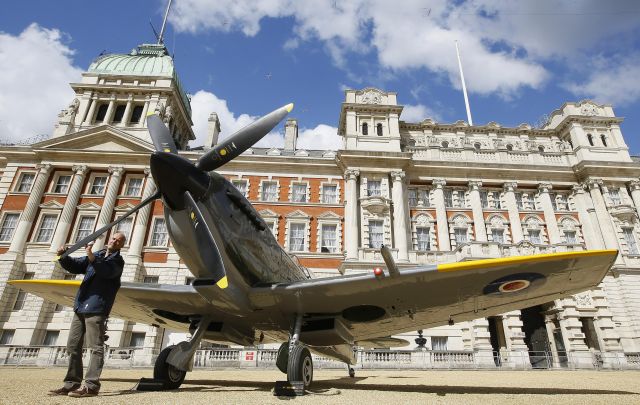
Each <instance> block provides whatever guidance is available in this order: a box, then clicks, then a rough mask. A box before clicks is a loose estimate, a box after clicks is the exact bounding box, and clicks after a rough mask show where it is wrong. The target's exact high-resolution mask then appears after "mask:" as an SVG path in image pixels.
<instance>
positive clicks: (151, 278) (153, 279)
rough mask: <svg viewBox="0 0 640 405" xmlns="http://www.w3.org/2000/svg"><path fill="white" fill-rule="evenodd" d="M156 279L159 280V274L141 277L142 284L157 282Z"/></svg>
mask: <svg viewBox="0 0 640 405" xmlns="http://www.w3.org/2000/svg"><path fill="white" fill-rule="evenodd" d="M158 281H160V276H144V279H142V282H143V283H144V284H158Z"/></svg>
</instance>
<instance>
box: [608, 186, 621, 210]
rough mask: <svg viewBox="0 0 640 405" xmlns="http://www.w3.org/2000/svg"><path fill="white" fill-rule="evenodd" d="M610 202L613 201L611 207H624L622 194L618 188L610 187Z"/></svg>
mask: <svg viewBox="0 0 640 405" xmlns="http://www.w3.org/2000/svg"><path fill="white" fill-rule="evenodd" d="M608 191H609V193H608V194H609V201H611V206H613V207H616V206H618V205H622V193H621V192H620V189H619V188H618V187H610V188H609V190H608Z"/></svg>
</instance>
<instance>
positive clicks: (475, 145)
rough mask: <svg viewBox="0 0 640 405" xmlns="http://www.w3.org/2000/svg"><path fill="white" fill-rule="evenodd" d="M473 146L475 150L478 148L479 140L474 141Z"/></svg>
mask: <svg viewBox="0 0 640 405" xmlns="http://www.w3.org/2000/svg"><path fill="white" fill-rule="evenodd" d="M473 148H474V149H475V150H480V142H476V143H474V144H473Z"/></svg>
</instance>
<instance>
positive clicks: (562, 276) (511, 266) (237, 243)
mask: <svg viewBox="0 0 640 405" xmlns="http://www.w3.org/2000/svg"><path fill="white" fill-rule="evenodd" d="M292 108H293V105H292V104H289V105H287V106H284V107H282V108H280V109H277V110H275V111H273V112H271V113H270V114H268V115H266V116H264V117H262V118H260V119H259V120H257V121H256V122H254V123H253V124H251V125H249V126H248V127H246V128H244V129H242V130H240V131H239V132H237V133H236V134H234V135H232V136H231V137H229V138H227V139H226V140H224V141H222V142H221V143H220V144H219V145H217V146H216V147H214V148H213V149H212V150H210V151H209V152H207V153H205V154H204V155H202V157H201V158H200V159H199V160H198V161H197V163H195V164H193V163H192V162H190V161H189V160H187V159H185V158H183V157H182V156H180V155H179V153H178V151H177V149H176V146H175V144H174V141H173V139H172V138H171V135H170V133H169V130H168V129H167V128H166V126H165V125H164V124H163V123H162V121H161V119H160V118H159V117H158V116H155V115H151V116H149V117H148V120H147V122H148V128H149V132H150V134H151V137H152V139H153V143H154V146H155V149H156V151H155V152H154V153H153V154H152V155H151V158H150V159H151V162H150V166H151V172H152V175H153V178H154V180H155V183H156V185H157V188H158V191H157V193H155V194H154V195H152V196H151V197H149V198H147V199H145V200H144V201H142V202H141V203H140V204H139V205H138V206H136V207H134V208H132V209H131V210H130V211H129V212H128V213H127V214H126V215H124V216H122V217H120V218H119V219H118V220H117V221H115V222H113V223H111V224H109V225H106V226H105V227H103V228H101V229H98V230H97V231H96V232H94V233H93V234H92V235H89V236H87V237H86V238H84V239H83V240H80V241H78V242H77V243H76V244H75V245H73V246H71V247H70V248H69V249H68V250H67V251H66V252H65V253H64V254H63V255H65V256H66V255H68V254H70V253H72V252H73V251H74V250H77V249H78V248H80V247H82V246H85V245H86V244H87V243H89V242H91V241H92V240H94V239H95V238H97V237H99V236H100V235H101V234H103V233H104V232H106V231H108V230H109V229H110V228H111V227H113V226H114V225H116V224H117V223H118V222H120V221H122V220H124V219H125V218H126V217H127V216H128V215H131V214H133V213H134V212H136V211H137V210H139V209H140V208H142V207H143V206H145V205H147V204H149V203H150V202H152V201H153V200H155V199H158V198H162V201H163V202H164V216H165V219H166V223H167V228H168V233H169V236H170V239H171V242H172V243H173V246H174V247H175V249H176V252H177V253H178V254H179V255H180V257H181V258H182V260H183V261H184V262H185V263H186V265H187V266H188V268H189V270H190V271H191V272H192V273H193V275H194V276H195V280H194V281H193V282H192V284H191V285H160V284H158V285H154V284H151V285H150V284H142V283H129V282H123V283H122V287H121V288H120V290H119V292H118V295H117V298H116V301H115V304H114V306H113V309H112V312H111V315H112V316H115V317H118V318H122V319H125V320H129V321H135V322H141V323H146V324H152V325H157V326H162V327H165V328H168V329H172V330H177V331H185V332H186V331H189V332H190V333H191V338H190V339H189V340H188V341H184V342H181V343H179V344H177V345H174V346H169V347H166V348H165V349H164V350H162V352H161V353H160V354H159V356H158V357H157V360H156V362H155V368H154V378H155V379H156V380H157V381H160V382H161V384H162V386H163V388H165V389H175V388H178V387H179V386H180V385H181V384H182V382H183V381H184V378H185V375H186V373H187V372H188V371H191V368H192V363H193V361H192V360H193V357H194V353H195V351H196V349H197V348H198V346H199V344H200V342H201V341H202V340H203V339H205V340H208V341H215V342H230V343H232V344H237V345H245V346H250V345H257V344H266V343H281V346H280V349H279V350H278V356H277V363H276V364H277V366H278V368H279V369H280V371H282V372H283V373H286V375H287V380H288V381H291V382H293V381H296V382H300V381H302V382H303V383H304V387H305V388H306V387H308V386H309V385H310V384H311V382H312V380H313V361H312V357H311V352H315V353H317V354H320V355H323V356H328V357H330V358H333V359H337V360H339V361H343V362H345V363H346V364H347V368H348V370H349V374H350V375H351V376H353V373H354V371H353V368H352V367H351V366H352V365H354V364H355V362H356V357H355V355H354V347H356V346H360V347H397V346H404V345H406V344H407V342H406V341H404V340H401V339H396V338H393V337H392V336H393V335H397V334H399V333H403V332H409V331H414V330H418V329H425V328H431V327H435V326H439V325H445V324H451V323H453V322H461V321H468V320H472V319H477V318H482V317H487V316H491V315H496V314H500V313H504V312H508V311H512V310H516V309H521V308H525V307H530V306H534V305H540V304H543V303H547V302H549V301H553V300H554V299H558V298H562V297H566V296H569V295H571V294H577V293H579V292H582V291H585V290H588V289H592V288H593V287H595V286H596V285H598V283H600V281H601V280H602V279H603V277H604V276H605V274H606V272H607V271H608V270H609V268H610V267H611V266H612V264H613V262H614V260H615V258H616V255H617V251H615V250H599V251H583V252H567V253H555V254H544V255H537V256H521V257H508V258H499V259H488V260H478V261H469V262H461V263H450V264H439V265H423V266H418V267H414V268H399V266H398V265H397V264H396V263H395V262H394V260H393V257H392V255H391V251H390V250H389V249H388V248H387V247H382V249H381V254H382V257H383V259H384V262H385V264H386V270H385V269H382V268H376V269H372V270H373V271H371V272H367V273H360V274H350V275H345V276H337V277H330V278H321V279H312V278H310V277H309V275H308V272H307V271H306V269H304V268H303V267H302V266H300V265H299V264H298V263H297V262H296V261H294V260H293V259H292V257H291V256H289V255H288V254H287V253H286V252H285V251H284V250H283V249H282V248H281V247H280V245H279V244H278V242H277V241H276V239H275V238H274V236H273V234H272V233H271V231H270V229H269V227H268V226H267V224H266V223H265V222H264V220H263V219H262V218H261V217H260V215H259V214H258V212H257V211H256V210H255V208H254V207H253V206H252V205H251V203H250V202H249V201H248V200H247V199H246V198H245V197H244V196H243V195H242V194H241V193H240V192H239V191H238V190H236V188H235V187H234V186H233V185H232V184H231V182H229V181H228V180H226V179H225V178H224V177H223V176H222V175H220V174H218V173H216V172H215V171H214V170H215V169H217V168H219V167H220V166H222V165H224V164H225V163H227V162H229V161H231V160H232V159H234V158H235V157H237V156H238V155H240V154H241V153H242V152H244V151H245V150H247V149H248V148H249V147H251V146H252V145H253V144H254V143H256V142H257V141H258V140H260V139H261V138H262V137H263V136H264V135H266V134H267V133H268V132H269V131H271V130H272V129H273V128H274V127H275V126H276V125H277V124H278V123H279V122H280V121H281V120H282V119H283V118H284V117H285V116H286V114H287V113H288V112H290V111H291V109H292ZM11 283H12V284H13V285H15V286H17V287H19V288H21V289H23V290H25V291H27V292H30V293H33V294H36V295H39V296H41V297H43V298H45V299H47V300H49V301H52V302H55V303H58V304H62V305H71V304H72V303H73V300H74V296H75V294H76V291H77V290H78V287H79V285H80V281H66V280H13V281H11Z"/></svg>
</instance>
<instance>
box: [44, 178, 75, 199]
mask: <svg viewBox="0 0 640 405" xmlns="http://www.w3.org/2000/svg"><path fill="white" fill-rule="evenodd" d="M62 177H69V184H67V190H66V191H56V187H57V186H58V182H59V181H60V179H61V178H62ZM71 183H73V172H57V173H56V174H55V176H54V177H53V181H52V182H51V189H50V190H49V192H50V193H51V194H61V195H66V194H69V190H70V189H71Z"/></svg>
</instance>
